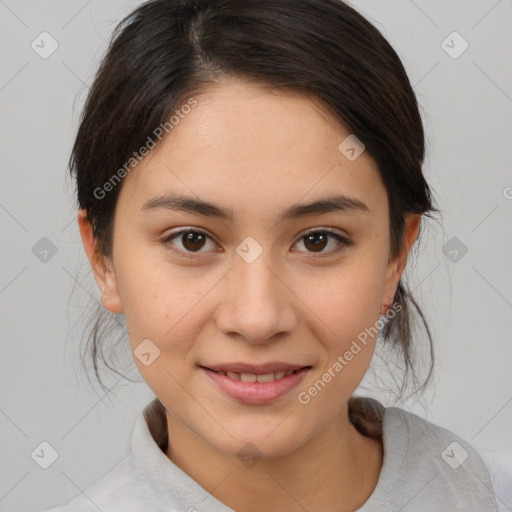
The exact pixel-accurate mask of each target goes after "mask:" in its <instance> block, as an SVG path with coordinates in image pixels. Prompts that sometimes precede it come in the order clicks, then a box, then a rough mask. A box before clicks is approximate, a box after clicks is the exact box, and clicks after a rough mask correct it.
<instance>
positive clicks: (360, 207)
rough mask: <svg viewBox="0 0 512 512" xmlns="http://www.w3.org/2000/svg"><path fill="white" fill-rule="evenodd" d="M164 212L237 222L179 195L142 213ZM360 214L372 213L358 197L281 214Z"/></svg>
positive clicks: (144, 207)
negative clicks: (179, 212) (176, 212)
mask: <svg viewBox="0 0 512 512" xmlns="http://www.w3.org/2000/svg"><path fill="white" fill-rule="evenodd" d="M160 209H165V210H172V211H183V212H188V213H192V214H195V215H201V216H203V217H215V218H219V219H224V220H230V221H233V220H234V218H235V214H234V212H233V210H230V209H228V208H222V207H220V206H217V205H215V204H213V203H210V202H208V201H203V200H200V199H196V198H194V197H188V196H182V195H178V194H169V195H165V196H162V195H161V196H156V197H153V198H152V199H149V200H148V201H146V202H145V203H144V204H143V205H142V208H141V211H144V212H150V211H155V210H160ZM358 211H359V212H362V213H368V212H369V211H370V209H369V208H368V206H367V205H366V204H365V203H363V202H362V201H360V200H359V199H357V198H355V197H350V196H346V195H344V194H338V195H335V196H330V197H325V198H322V199H318V200H316V201H313V202H310V203H304V204H295V205H292V206H290V207H289V208H287V209H286V210H284V211H283V212H282V213H281V215H280V220H290V219H297V218H300V217H305V216H307V215H320V214H325V213H332V212H346V213H353V212H358ZM278 218H279V217H278Z"/></svg>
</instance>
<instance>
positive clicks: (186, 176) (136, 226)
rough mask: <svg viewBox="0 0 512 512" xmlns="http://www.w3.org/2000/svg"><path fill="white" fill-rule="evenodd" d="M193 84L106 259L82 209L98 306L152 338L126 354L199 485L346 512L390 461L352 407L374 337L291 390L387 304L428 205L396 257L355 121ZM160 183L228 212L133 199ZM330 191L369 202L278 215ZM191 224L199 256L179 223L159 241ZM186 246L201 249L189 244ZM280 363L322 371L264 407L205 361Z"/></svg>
mask: <svg viewBox="0 0 512 512" xmlns="http://www.w3.org/2000/svg"><path fill="white" fill-rule="evenodd" d="M195 98H196V99H197V101H198V105H197V106H196V107H195V108H193V109H192V111H191V112H190V113H189V114H188V115H187V116H185V117H184V119H182V120H180V122H179V124H178V125H176V126H175V128H174V129H173V130H172V132H170V134H169V136H167V137H166V138H165V139H163V141H162V142H160V143H158V145H157V146H156V148H155V149H154V150H152V151H151V152H150V153H149V154H148V155H147V156H146V157H145V158H144V160H142V161H141V162H140V163H139V164H138V165H137V167H136V168H135V169H134V170H132V171H131V173H130V174H128V175H127V176H126V178H125V180H124V182H123V185H122V189H121V192H120V195H119V198H118V202H117V206H116V213H115V222H114V243H113V257H112V259H111V260H108V259H106V258H103V257H100V256H98V254H97V252H96V240H95V239H94V238H93V235H92V230H91V226H90V223H89V222H88V220H87V218H86V217H85V215H84V212H80V214H79V216H78V222H79V227H80V233H81V236H82V240H83V243H84V247H85V250H86V252H87V255H88V257H89V260H90V262H91V265H92V267H93V271H94V275H95V278H96V281H97V283H98V286H99V288H100V290H102V292H103V295H105V294H108V300H105V299H104V298H103V301H104V305H105V307H107V308H108V309H109V310H110V311H111V312H113V313H124V314H125V317H126V322H127V327H128V330H129V333H130V344H131V348H132V350H135V349H136V348H137V346H138V345H139V344H140V343H141V341H142V340H144V339H147V338H149V339H150V340H151V341H152V342H153V343H154V344H155V345H156V346H157V347H158V348H159V350H160V356H159V357H158V358H156V359H155V361H154V362H153V363H152V364H150V365H149V366H146V365H144V364H142V363H141V361H139V359H138V358H137V357H134V361H135V363H136V364H137V367H138V369H139V371H140V373H141V375H142V377H143V378H144V379H145V381H146V382H147V384H148V385H149V386H150V388H151V389H152V390H153V391H154V393H155V395H156V396H157V397H158V398H159V399H160V400H161V402H162V403H163V404H164V406H165V408H166V411H167V424H168V429H169V432H170V442H169V449H168V451H167V456H168V457H169V458H170V459H171V460H172V461H173V462H174V463H175V464H177V465H178V466H179V467H180V468H182V469H183V470H184V471H185V472H186V473H188V474H189V475H190V476H191V477H192V478H194V479H195V480H196V481H197V482H199V484H200V485H202V486H203V487H204V488H205V489H206V490H208V491H209V492H211V493H212V494H213V495H214V496H215V497H216V498H217V499H219V500H220V501H222V502H224V503H225V504H226V505H228V506H229V507H231V508H233V509H235V510H237V511H239V512H242V511H243V512H253V511H260V510H261V503H263V502H264V503H265V504H266V508H267V510H283V511H289V512H292V511H293V512H295V511H299V510H300V511H303V510H308V511H310V512H316V511H324V510H336V511H339V512H343V511H353V510H355V509H356V508H359V507H360V506H362V505H363V503H364V502H365V501H366V500H367V499H368V497H369V496H370V495H371V493H372V492H373V490H374V489H375V486H376V484H377V481H378V478H379V474H380V471H381V467H382V460H383V446H382V442H381V441H380V440H375V439H370V438H367V437H365V436H364V435H362V434H361V433H359V432H358V430H357V429H356V428H355V427H354V426H353V425H352V423H351V422H350V421H349V417H348V410H347V400H348V399H349V398H350V397H351V395H352V393H353V392H354V390H355V389H356V388H357V386H358V385H359V383H360V382H361V380H362V378H363V377H364V374H365V372H366V371H367V368H368V366H369V364H370V361H371V358H372V355H373V351H374V348H375V342H376V339H375V338H371V337H369V338H368V343H367V345H366V346H364V347H363V349H362V350H361V351H360V352H359V353H358V354H357V355H355V356H354V358H353V359H352V360H351V361H350V362H349V364H347V366H346V367H344V369H343V371H341V372H339V373H337V374H336V376H335V377H334V378H332V380H331V381H330V382H329V383H328V384H327V385H326V386H325V388H324V389H322V391H321V392H320V393H318V395H317V396H316V397H313V398H312V399H311V401H310V402H309V403H308V404H307V405H303V404H301V403H299V401H298V399H297V396H298V393H299V392H301V391H307V390H308V388H310V387H311V386H312V385H313V383H314V382H315V381H317V380H318V379H319V378H321V376H322V374H323V373H324V372H325V371H326V370H327V369H328V368H329V367H331V366H332V365H333V363H334V362H335V361H336V359H337V357H338V356H339V355H343V354H344V353H345V352H346V351H347V350H348V349H349V347H350V345H351V343H352V341H353V340H355V339H356V338H357V336H358V334H359V333H361V332H362V331H364V329H365V328H367V327H370V326H373V325H374V324H375V323H376V321H377V320H378V318H379V314H382V313H383V312H384V311H385V309H386V307H385V304H386V303H387V302H390V300H391V299H392V297H393V296H394V294H395V291H396V288H397V285H398V282H399V279H400V276H401V275H402V272H403V270H404V267H405V264H406V261H407V255H408V253H409V250H410V248H411V246H412V244H413V243H414V241H415V239H416V237H417V234H418V228H419V215H409V216H408V217H407V218H406V228H407V235H406V239H405V243H404V248H403V251H402V253H401V254H400V255H399V257H398V258H396V259H395V260H394V261H390V260H389V248H390V241H389V224H388V222H389V220H388V198H387V193H386V189H385V187H384V184H383V182H382V180H381V178H380V176H379V173H378V171H377V167H376V165H375V163H374V162H373V160H372V159H371V157H370V155H369V154H368V153H367V152H363V153H362V155H361V156H359V157H358V158H357V159H356V160H354V161H350V160H348V159H347V158H346V157H345V156H344V155H343V154H342V153H341V152H340V151H339V150H338V145H339V144H340V143H341V141H343V140H344V139H345V138H346V137H347V136H348V135H349V132H348V131H347V130H346V128H345V127H344V126H343V125H342V124H341V123H340V122H339V120H337V119H336V118H335V117H334V116H333V115H332V114H330V113H329V111H328V110H327V109H325V107H323V106H322V104H320V103H319V102H318V101H316V100H315V99H314V98H312V97H306V96H304V95H299V94H297V93H293V92H286V93H285V92H282V91H281V92H269V91H267V90H264V89H261V88H259V87H258V86H257V85H255V84H252V83H249V82H245V81H242V80H240V79H233V78H231V79H229V80H228V79H223V80H222V81H221V82H219V83H218V85H216V86H215V87H211V88H210V89H209V90H208V91H207V92H205V93H203V94H200V95H198V96H195ZM166 192H167V193H170V192H174V193H180V194H186V195H189V196H192V197H196V198H200V199H202V200H207V201H210V202H213V203H215V204H217V205H219V206H221V207H223V208H230V209H232V210H233V211H234V212H235V219H234V220H233V221H231V220H220V219H216V218H209V217H202V216H199V215H195V214H192V213H186V212H178V211H170V210H159V211H152V212H143V211H141V207H142V205H143V204H144V203H145V201H147V200H148V199H150V198H152V197H154V196H156V195H159V194H162V193H166ZM333 193H344V194H347V195H350V196H352V197H355V198H358V199H360V200H361V201H363V202H364V203H365V204H366V205H367V206H368V208H369V211H368V212H359V211H352V212H331V213H325V214H320V215H309V216H306V217H304V218H300V219H292V220H286V221H281V222H277V221H276V218H277V217H276V216H277V215H278V214H279V213H280V212H281V211H282V210H284V209H285V208H287V207H289V206H291V205H294V204H296V203H305V202H310V201H313V200H316V199H319V198H322V197H326V196H329V195H332V194H333ZM183 228H190V229H194V228H196V229H199V230H201V231H204V232H206V233H207V235H208V236H209V238H207V239H206V241H205V243H204V245H203V247H202V248H201V246H200V245H198V246H196V247H197V248H196V252H195V253H194V252H193V251H194V245H192V246H191V245H184V244H183V238H182V237H181V236H178V237H177V238H175V239H174V240H173V241H171V242H167V246H165V245H164V244H162V240H163V239H164V238H165V236H166V235H169V234H170V233H171V232H176V231H178V230H179V229H183ZM310 228H318V230H319V231H321V229H322V228H332V229H333V230H334V231H335V232H337V233H339V234H340V235H344V236H346V237H348V238H349V239H350V240H351V241H353V244H352V245H349V246H346V247H344V246H343V245H342V244H341V243H340V242H338V241H337V240H336V239H335V238H329V239H328V241H327V242H326V244H324V245H321V248H320V253H321V254H323V255H324V256H323V257H322V256H321V255H320V254H319V253H318V252H315V250H314V248H313V249H312V246H311V244H309V245H308V244H307V243H306V241H305V239H304V236H305V234H304V231H306V230H308V229H310ZM247 236H251V237H253V238H254V239H255V240H256V241H257V242H258V243H259V245H260V246H261V247H262V248H263V252H262V254H261V255H260V256H259V257H258V258H257V259H256V260H255V261H254V262H252V263H247V262H246V261H245V260H244V259H242V258H241V257H240V256H239V255H238V254H237V252H236V248H237V246H238V245H239V244H240V243H241V242H242V241H243V240H244V239H245V238H246V237H247ZM185 244H186V242H185ZM171 247H172V248H174V249H175V252H173V251H171V249H170V248H171ZM190 247H192V249H190ZM337 248H340V250H336V249H337ZM187 249H188V253H189V254H191V253H192V255H193V256H194V255H195V256H196V258H187V257H186V256H184V254H185V253H186V252H187ZM180 251H181V252H180ZM197 251H199V252H197ZM276 360H278V361H284V362H289V363H300V364H301V365H311V366H312V370H310V372H309V373H308V374H307V375H306V376H305V378H304V380H303V381H302V382H301V384H300V385H299V387H298V388H296V389H294V390H292V391H291V392H290V393H288V394H286V395H285V396H284V397H281V398H279V399H278V400H276V401H274V402H272V403H268V404H263V405H249V404H244V403H240V402H237V401H235V400H234V399H232V398H230V397H229V396H227V395H225V394H223V392H222V391H220V390H219V389H218V388H217V387H216V385H215V383H213V382H212V381H211V380H210V379H209V378H208V377H207V376H205V374H204V372H203V371H202V370H200V369H199V368H198V366H197V365H198V364H199V363H201V364H204V365H206V366H207V363H211V364H214V363H220V362H228V361H230V362H233V361H245V362H251V363H256V364H258V363H261V362H266V361H276ZM248 442H249V443H252V444H253V445H254V446H256V447H257V449H258V450H259V452H260V453H261V459H259V460H258V461H257V462H256V463H255V464H254V465H252V466H251V467H246V465H244V464H242V462H241V461H240V460H239V458H238V457H237V455H236V454H237V452H238V451H239V450H240V449H241V448H242V447H243V446H244V445H245V444H246V443H248Z"/></svg>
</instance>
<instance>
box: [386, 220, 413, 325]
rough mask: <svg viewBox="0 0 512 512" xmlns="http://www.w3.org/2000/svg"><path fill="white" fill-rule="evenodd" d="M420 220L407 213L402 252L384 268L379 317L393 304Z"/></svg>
mask: <svg viewBox="0 0 512 512" xmlns="http://www.w3.org/2000/svg"><path fill="white" fill-rule="evenodd" d="M420 219H421V214H419V213H414V214H412V213H409V214H406V216H405V240H404V243H403V246H402V250H401V252H400V254H399V255H398V256H397V257H396V258H395V259H394V260H393V261H390V262H389V263H388V265H387V268H386V277H385V283H384V288H383V292H382V308H381V315H383V314H385V313H386V311H387V310H388V309H389V308H390V307H391V306H392V304H393V298H394V296H395V293H396V290H397V288H398V283H399V282H400V278H401V276H402V274H403V271H404V269H405V265H406V264H407V257H408V256H409V251H410V250H411V247H412V245H413V244H414V242H415V240H416V238H417V237H418V233H419V228H420Z"/></svg>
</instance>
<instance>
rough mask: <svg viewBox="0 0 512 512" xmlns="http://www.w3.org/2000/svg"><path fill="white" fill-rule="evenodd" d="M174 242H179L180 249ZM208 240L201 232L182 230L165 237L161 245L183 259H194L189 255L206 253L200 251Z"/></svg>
mask: <svg viewBox="0 0 512 512" xmlns="http://www.w3.org/2000/svg"><path fill="white" fill-rule="evenodd" d="M174 240H176V241H177V242H180V243H181V247H176V243H174ZM208 240H211V238H210V237H209V236H208V235H207V234H206V233H204V232H202V231H198V230H195V229H182V230H180V231H176V232H175V233H172V234H170V235H169V236H167V237H165V238H164V239H163V240H162V244H164V245H165V246H166V247H168V248H169V249H170V250H172V251H174V252H177V253H180V254H181V255H183V256H185V257H194V256H192V255H191V254H192V253H200V252H206V251H201V249H202V248H203V247H205V245H206V244H207V241H208ZM212 242H213V241H212ZM214 245H215V244H214ZM188 253H191V254H188Z"/></svg>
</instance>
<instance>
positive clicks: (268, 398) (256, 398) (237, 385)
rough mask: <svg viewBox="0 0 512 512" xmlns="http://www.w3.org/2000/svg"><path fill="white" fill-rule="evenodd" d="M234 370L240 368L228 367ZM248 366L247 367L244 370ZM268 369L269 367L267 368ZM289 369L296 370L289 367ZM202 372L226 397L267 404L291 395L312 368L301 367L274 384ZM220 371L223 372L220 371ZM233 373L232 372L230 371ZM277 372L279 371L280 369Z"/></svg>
mask: <svg viewBox="0 0 512 512" xmlns="http://www.w3.org/2000/svg"><path fill="white" fill-rule="evenodd" d="M226 366H231V367H233V368H236V367H238V368H240V366H236V365H226ZM247 367H248V366H247V365H245V366H244V368H247ZM262 367H263V365H262V366H258V367H252V368H255V369H256V370H261V368H262ZM267 368H268V366H267ZM288 369H289V370H290V369H294V368H293V367H288ZM200 370H201V372H202V373H204V374H205V375H206V376H208V377H209V378H210V379H211V380H212V381H213V382H214V383H215V384H216V385H217V386H218V387H219V388H220V389H221V391H223V392H224V393H225V394H226V395H228V396H230V397H231V398H233V399H234V400H236V401H238V402H241V403H244V404H266V403H269V402H273V401H274V400H277V399H278V398H280V397H282V396H284V395H285V394H287V393H289V392H290V391H291V390H292V389H294V388H296V387H297V386H298V385H299V384H300V383H301V382H302V380H303V379H304V377H305V376H306V374H307V373H308V372H309V371H310V370H311V366H306V367H301V368H300V369H297V371H296V372H295V373H292V374H291V375H287V376H285V377H282V378H281V379H278V380H274V381H272V382H243V381H241V380H235V379H232V378H230V377H228V376H227V375H221V374H218V373H215V371H213V369H210V368H206V367H204V366H200ZM219 371H221V370H220V369H219ZM228 371H232V370H228ZM275 371H279V368H278V369H277V370H275ZM237 373H238V372H237ZM245 373H255V374H256V375H262V374H263V373H271V372H270V371H269V370H267V369H265V371H262V372H260V373H256V372H253V371H246V372H245Z"/></svg>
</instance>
